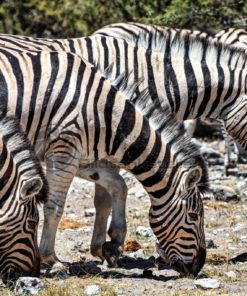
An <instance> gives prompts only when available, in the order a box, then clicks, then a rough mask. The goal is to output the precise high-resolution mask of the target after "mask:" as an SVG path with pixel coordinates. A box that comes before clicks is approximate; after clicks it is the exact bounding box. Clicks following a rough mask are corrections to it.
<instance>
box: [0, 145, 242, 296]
mask: <svg viewBox="0 0 247 296" xmlns="http://www.w3.org/2000/svg"><path fill="white" fill-rule="evenodd" d="M204 145H206V146H205V147H210V148H213V149H215V150H216V151H217V152H219V153H222V154H223V153H224V144H223V142H219V141H215V142H214V141H213V142H210V143H204ZM222 162H223V158H219V157H218V156H217V157H216V158H210V163H211V166H210V185H211V187H212V192H211V193H210V194H209V195H208V196H207V198H208V199H207V200H205V201H204V207H205V230H206V238H207V241H208V253H207V262H206V264H205V266H204V268H203V270H202V272H201V274H200V275H199V276H198V279H203V278H210V279H212V280H211V282H209V283H208V282H207V283H206V284H207V285H208V284H209V285H212V287H213V288H212V289H209V287H208V288H204V289H203V288H202V287H201V285H204V284H205V283H200V281H199V282H198V281H196V279H194V278H180V277H179V275H178V273H176V272H175V271H173V270H171V269H169V267H166V268H163V269H161V270H158V268H157V266H155V262H154V261H155V259H154V256H155V257H157V254H156V252H155V238H154V236H153V235H152V233H151V231H149V227H148V208H149V198H148V196H147V194H146V193H145V192H144V190H143V189H142V187H141V185H140V184H139V183H138V182H137V181H136V180H135V179H134V178H133V177H132V176H131V175H130V174H129V173H126V172H124V171H123V172H122V174H123V175H124V177H125V180H126V182H127V184H128V187H129V194H128V202H127V220H128V234H127V240H128V242H129V243H128V245H127V247H126V248H127V250H125V252H124V255H125V257H123V258H122V259H121V261H120V262H119V265H120V267H118V268H115V269H112V268H109V267H108V266H107V264H106V263H104V264H103V265H101V262H100V261H97V259H96V258H93V257H92V256H91V255H90V254H89V245H90V240H91V235H92V230H93V222H94V216H93V213H92V216H91V217H86V216H85V210H87V209H92V208H93V198H92V196H93V193H94V186H93V184H92V183H88V182H85V181H83V180H81V179H79V178H76V179H75V180H74V183H73V185H72V187H71V189H70V193H69V197H68V199H67V203H66V207H65V213H64V216H63V218H62V221H61V223H60V226H59V230H58V234H57V240H56V251H57V255H58V257H59V258H60V259H61V260H62V261H68V262H77V263H78V264H77V265H73V266H72V268H71V269H70V274H69V273H68V272H62V273H61V272H57V271H56V270H53V272H52V273H51V274H50V275H49V276H45V277H43V278H42V282H43V283H44V286H45V288H44V289H43V290H42V292H41V294H40V295H42V296H48V295H49V296H51V295H52V296H53V295H54V296H56V295H57V296H69V295H71V296H72V295H73V296H76V295H152V294H156V295H174V296H175V295H247V263H236V264H233V263H231V261H230V259H231V258H233V257H235V256H237V255H239V254H241V253H243V252H247V219H246V218H247V182H245V181H244V177H246V175H245V174H244V173H245V172H247V165H239V176H238V177H235V176H230V177H225V176H224V166H223V165H222ZM212 164H213V165H212ZM219 188H222V189H223V190H225V191H223V190H222V191H220V190H219ZM225 192H227V195H225ZM216 198H217V199H221V201H219V200H216ZM226 200H227V201H226ZM229 200H230V201H229ZM41 220H42V219H41ZM41 224H42V223H41ZM140 226H143V227H145V228H144V230H146V232H145V233H142V230H143V228H140ZM40 229H41V225H40ZM136 249H139V250H138V251H136ZM240 259H241V258H240ZM95 260H96V261H95ZM83 266H84V271H85V270H86V275H85V272H84V275H83V272H82V269H81V268H79V269H78V267H83ZM78 270H81V272H79V275H78ZM71 272H72V273H73V272H74V273H76V274H77V275H71ZM203 281H205V280H203ZM206 281H208V280H206ZM0 295H4V296H5V295H12V292H10V291H9V290H7V289H5V288H2V289H1V288H0Z"/></svg>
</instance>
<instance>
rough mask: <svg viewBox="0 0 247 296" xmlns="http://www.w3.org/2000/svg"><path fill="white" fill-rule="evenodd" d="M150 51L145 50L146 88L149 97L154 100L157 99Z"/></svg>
mask: <svg viewBox="0 0 247 296" xmlns="http://www.w3.org/2000/svg"><path fill="white" fill-rule="evenodd" d="M151 56H152V51H146V54H145V57H146V63H147V76H148V90H149V95H150V97H151V99H152V100H153V101H155V102H158V101H157V98H158V97H159V96H158V93H157V88H156V84H155V80H154V73H153V66H152V62H151Z"/></svg>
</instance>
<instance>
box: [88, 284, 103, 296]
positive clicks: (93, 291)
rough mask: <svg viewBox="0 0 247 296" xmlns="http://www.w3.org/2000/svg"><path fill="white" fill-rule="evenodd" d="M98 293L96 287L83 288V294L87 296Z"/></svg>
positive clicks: (98, 288) (98, 290)
mask: <svg viewBox="0 0 247 296" xmlns="http://www.w3.org/2000/svg"><path fill="white" fill-rule="evenodd" d="M100 292H101V290H100V287H99V286H98V285H89V286H87V287H86V288H85V294H86V295H87V296H94V295H99V294H100Z"/></svg>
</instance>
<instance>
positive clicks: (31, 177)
mask: <svg viewBox="0 0 247 296" xmlns="http://www.w3.org/2000/svg"><path fill="white" fill-rule="evenodd" d="M46 197H47V181H46V179H45V177H44V175H43V172H42V169H41V166H40V164H39V163H38V161H37V159H36V157H35V155H34V153H33V151H32V150H31V146H30V145H29V142H28V140H27V138H26V137H25V135H24V134H22V132H21V131H20V130H19V127H18V125H17V124H16V122H15V121H14V120H13V119H12V118H7V117H5V118H0V276H1V277H2V278H3V281H4V282H5V283H6V284H10V283H11V282H12V281H13V280H15V279H17V278H18V277H19V276H20V275H38V274H39V269H40V258H39V251H38V246H37V229H38V222H39V214H38V209H37V203H38V202H43V201H45V199H46Z"/></svg>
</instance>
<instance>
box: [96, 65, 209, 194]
mask: <svg viewBox="0 0 247 296" xmlns="http://www.w3.org/2000/svg"><path fill="white" fill-rule="evenodd" d="M96 67H97V69H98V70H99V71H100V72H101V74H102V75H103V76H104V77H105V78H106V79H108V80H110V82H111V84H112V85H113V86H114V87H116V88H117V89H118V90H119V91H120V92H122V93H123V94H124V95H125V97H126V98H127V99H128V100H130V101H131V102H132V103H134V104H135V106H136V108H137V109H138V110H139V111H140V112H141V113H142V114H143V115H144V116H145V117H146V118H148V120H149V122H150V124H151V125H152V126H153V127H154V128H155V129H156V130H157V131H158V132H159V133H160V135H161V137H162V140H163V141H164V142H165V143H166V144H168V145H170V146H171V147H172V151H173V153H174V154H175V155H176V159H177V161H178V162H179V163H181V164H183V165H185V166H187V167H188V168H192V167H195V166H199V167H200V168H201V169H202V178H201V184H199V185H198V188H199V189H200V190H201V191H202V192H203V191H207V190H208V173H207V167H206V164H205V162H204V159H203V157H202V156H201V154H200V149H199V147H198V146H197V145H196V144H194V143H193V142H192V141H191V138H190V137H189V136H187V135H186V133H185V129H184V126H183V124H182V123H181V122H178V121H177V120H176V119H175V115H174V114H173V113H172V112H171V110H170V108H169V106H168V105H167V106H162V107H161V106H160V101H159V99H158V98H157V99H156V100H155V101H153V100H152V99H151V98H150V96H149V91H148V89H145V90H143V91H141V92H140V94H138V95H136V93H135V91H136V89H137V87H138V83H132V84H131V83H127V82H128V79H129V78H130V76H131V75H132V74H130V75H127V76H126V75H125V74H122V75H120V77H119V78H117V79H115V78H114V77H113V73H112V66H110V67H108V68H107V69H102V68H100V66H99V65H97V66H96ZM163 101H164V100H163Z"/></svg>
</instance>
